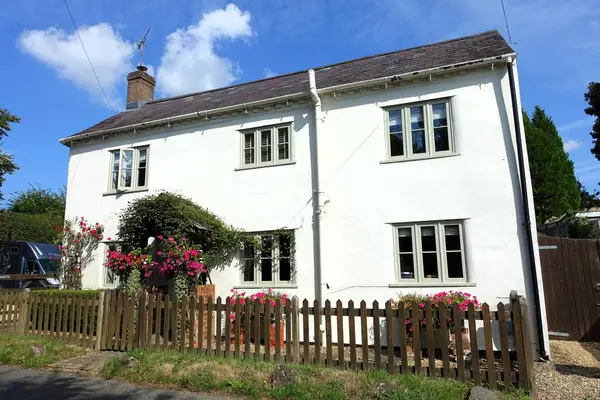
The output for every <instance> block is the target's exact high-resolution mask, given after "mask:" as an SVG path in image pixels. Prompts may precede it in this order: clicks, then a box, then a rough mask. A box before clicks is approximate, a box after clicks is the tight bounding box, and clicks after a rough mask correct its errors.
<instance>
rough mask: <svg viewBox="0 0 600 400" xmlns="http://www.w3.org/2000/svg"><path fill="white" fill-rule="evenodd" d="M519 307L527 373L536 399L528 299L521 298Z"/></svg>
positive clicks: (531, 392)
mask: <svg viewBox="0 0 600 400" xmlns="http://www.w3.org/2000/svg"><path fill="white" fill-rule="evenodd" d="M518 305H519V307H520V309H521V310H520V311H521V330H522V332H523V345H524V348H525V369H526V371H527V377H526V379H528V386H529V393H530V394H531V397H532V398H535V392H536V387H535V377H534V373H533V349H532V348H531V336H530V334H529V314H528V313H527V299H525V298H524V297H520V298H519V304H518Z"/></svg>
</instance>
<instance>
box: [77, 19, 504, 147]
mask: <svg viewBox="0 0 600 400" xmlns="http://www.w3.org/2000/svg"><path fill="white" fill-rule="evenodd" d="M512 53H514V50H513V49H512V48H511V47H510V46H509V45H508V44H507V43H506V41H505V40H504V38H503V37H502V35H500V33H499V32H498V31H496V30H494V31H488V32H483V33H480V34H477V35H473V36H466V37H462V38H458V39H452V40H447V41H444V42H439V43H434V44H429V45H425V46H419V47H414V48H410V49H406V50H400V51H395V52H391V53H386V54H380V55H375V56H369V57H364V58H359V59H356V60H352V61H346V62H342V63H338V64H332V65H328V66H324V67H319V68H315V75H316V81H317V87H318V88H325V87H331V86H338V85H342V84H347V83H353V82H359V81H364V80H369V79H375V78H382V77H386V76H392V75H399V74H404V73H410V72H415V71H420V70H424V69H428V68H435V67H442V66H446V65H453V64H460V63H464V62H469V61H475V60H480V59H482V58H488V57H496V56H501V55H506V54H512ZM298 93H306V94H308V74H307V73H306V70H305V71H299V72H295V73H291V74H286V75H280V76H276V77H273V78H269V79H262V80H258V81H253V82H248V83H242V84H238V85H233V86H229V87H224V88H219V89H214V90H209V91H206V92H199V93H191V94H188V95H184V96H178V97H171V98H166V99H160V100H155V101H151V102H148V103H146V104H145V105H143V106H142V107H140V108H138V109H134V110H129V111H124V112H121V113H119V114H117V115H114V116H112V117H110V118H107V119H105V120H104V121H102V122H100V123H98V124H96V125H94V126H92V127H90V128H88V129H85V130H83V131H81V132H79V133H76V134H75V135H72V136H71V138H75V137H77V136H78V135H83V134H87V133H92V132H97V131H102V130H106V129H114V128H121V127H125V126H128V125H133V124H138V123H143V122H150V121H155V120H158V119H161V118H167V117H174V116H178V115H183V114H187V113H192V112H198V111H199V112H202V111H204V110H211V109H215V108H220V107H227V106H234V105H242V104H244V103H250V102H253V101H259V100H267V99H270V98H273V97H278V96H285V95H291V94H298Z"/></svg>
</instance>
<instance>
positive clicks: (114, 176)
mask: <svg viewBox="0 0 600 400" xmlns="http://www.w3.org/2000/svg"><path fill="white" fill-rule="evenodd" d="M118 183H119V170H116V171H113V173H112V181H111V188H112V189H116V188H117V184H118Z"/></svg>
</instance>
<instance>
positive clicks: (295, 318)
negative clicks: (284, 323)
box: [292, 296, 300, 362]
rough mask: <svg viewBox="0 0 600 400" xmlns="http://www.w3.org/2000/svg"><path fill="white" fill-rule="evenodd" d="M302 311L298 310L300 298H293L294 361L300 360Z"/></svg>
mask: <svg viewBox="0 0 600 400" xmlns="http://www.w3.org/2000/svg"><path fill="white" fill-rule="evenodd" d="M299 320H300V310H299V308H298V296H294V297H293V298H292V360H294V362H299V360H300V324H299Z"/></svg>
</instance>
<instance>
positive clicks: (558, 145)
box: [523, 106, 581, 224]
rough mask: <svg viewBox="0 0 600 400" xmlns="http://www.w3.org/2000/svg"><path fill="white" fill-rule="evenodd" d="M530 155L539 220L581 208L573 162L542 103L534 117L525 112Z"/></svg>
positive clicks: (537, 107)
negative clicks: (542, 107)
mask: <svg viewBox="0 0 600 400" xmlns="http://www.w3.org/2000/svg"><path fill="white" fill-rule="evenodd" d="M523 120H524V124H525V138H526V141H527V154H528V156H529V166H530V170H531V179H532V184H533V199H534V203H535V214H536V218H537V221H538V223H540V224H542V223H544V222H545V221H546V220H548V218H551V217H559V216H563V215H565V214H566V213H568V212H569V211H574V210H578V209H579V206H580V202H581V200H580V193H579V187H578V185H577V179H576V178H575V168H574V166H573V162H572V161H571V160H569V156H568V155H567V153H566V152H565V150H564V148H563V141H562V139H561V138H560V136H559V134H558V130H557V129H556V125H554V122H553V121H552V119H551V118H550V117H549V116H548V115H547V114H546V112H545V111H544V110H542V109H541V108H540V107H539V106H536V107H535V110H534V112H533V114H532V117H531V119H530V118H529V116H528V115H527V113H525V112H523Z"/></svg>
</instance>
